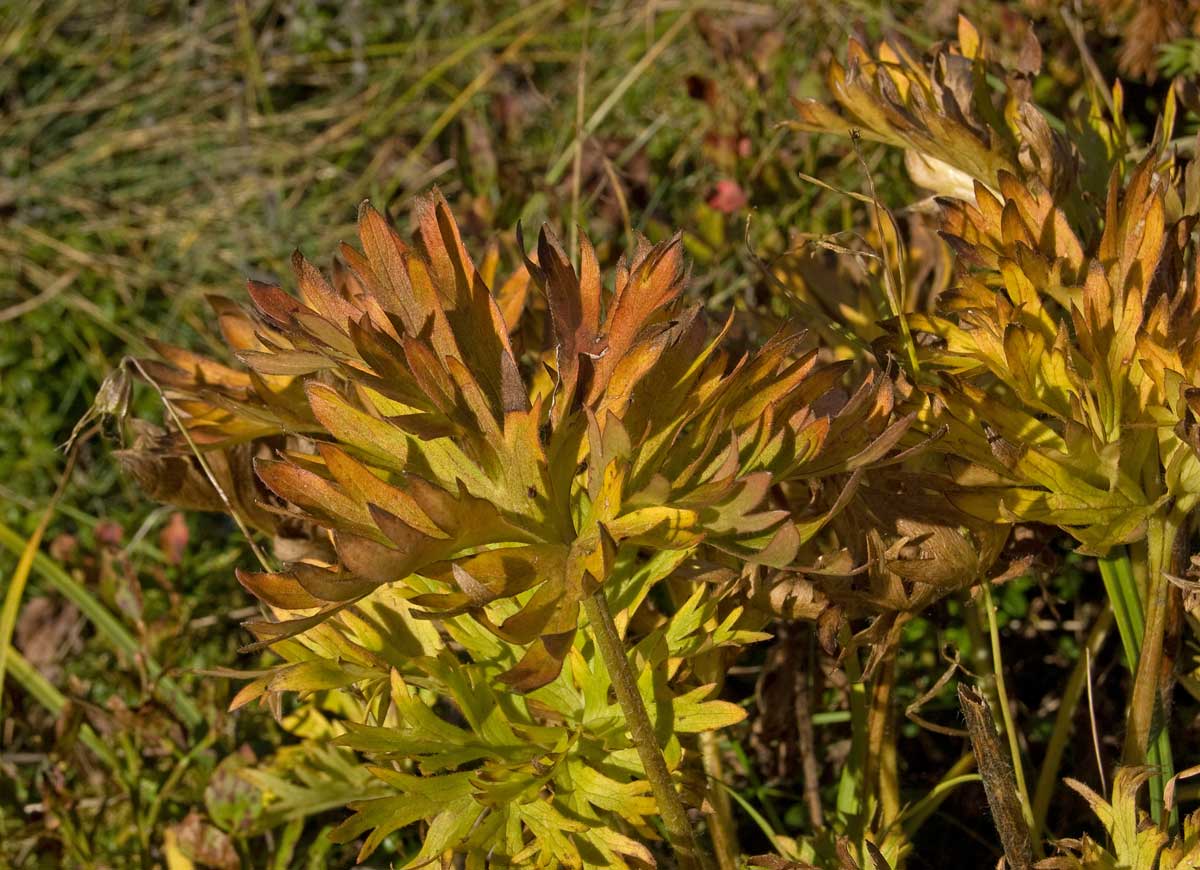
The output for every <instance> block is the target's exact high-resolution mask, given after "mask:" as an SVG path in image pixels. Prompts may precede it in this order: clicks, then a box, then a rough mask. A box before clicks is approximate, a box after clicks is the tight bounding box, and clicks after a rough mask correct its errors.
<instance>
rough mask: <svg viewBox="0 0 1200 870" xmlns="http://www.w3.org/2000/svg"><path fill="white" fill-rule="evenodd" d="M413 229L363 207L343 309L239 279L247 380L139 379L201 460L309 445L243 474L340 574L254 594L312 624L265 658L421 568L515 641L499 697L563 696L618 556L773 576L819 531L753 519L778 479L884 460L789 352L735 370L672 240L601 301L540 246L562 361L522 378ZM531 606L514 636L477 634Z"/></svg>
mask: <svg viewBox="0 0 1200 870" xmlns="http://www.w3.org/2000/svg"><path fill="white" fill-rule="evenodd" d="M417 224H418V226H419V238H418V242H417V244H416V246H413V247H410V246H408V245H406V244H405V243H404V242H402V241H401V239H400V238H399V236H397V235H396V233H395V232H394V231H393V230H392V229H391V228H390V227H388V226H387V224H386V223H385V222H384V220H383V218H382V217H381V216H379V215H378V213H376V212H375V211H374V210H372V209H370V207H364V209H363V213H362V218H361V222H360V230H361V238H362V242H363V246H364V249H365V251H366V254H365V255H363V254H360V253H358V252H356V251H354V250H353V249H351V248H349V247H348V246H345V247H343V251H342V254H343V257H344V258H345V259H346V260H347V261H348V263H349V264H350V269H351V273H352V275H353V281H352V283H351V285H350V286H352V287H353V288H354V291H355V292H353V293H342V294H339V293H337V292H336V291H335V290H334V289H333V287H332V286H331V285H330V284H328V283H327V282H326V281H325V280H324V279H323V278H322V276H321V275H320V274H319V273H318V272H317V270H316V269H314V268H313V267H312V266H311V265H309V264H308V262H307V261H305V260H304V259H303V258H301V257H299V256H297V258H296V260H295V266H296V271H297V279H298V282H299V284H300V287H301V292H302V295H303V299H296V298H294V297H291V296H288V295H287V294H285V293H284V292H283V291H282V290H280V289H278V288H275V287H268V286H266V285H261V284H256V283H253V282H252V284H251V287H250V294H251V298H252V299H253V301H254V305H255V310H254V312H253V314H247V313H244V312H241V311H239V310H236V309H235V308H233V307H232V306H231V305H230V304H229V303H226V302H224V301H220V302H218V303H217V308H218V312H219V316H220V318H221V322H222V327H223V329H224V332H225V335H226V338H227V339H228V340H229V342H230V344H231V345H232V347H233V348H234V349H235V350H236V352H237V355H238V356H239V358H240V359H241V360H242V361H243V362H244V363H245V365H246V366H247V367H248V368H249V371H241V370H235V369H233V368H228V367H225V366H223V365H220V364H217V363H213V362H211V361H208V360H204V359H201V358H199V357H195V356H192V355H190V354H187V353H185V352H183V351H179V350H176V349H171V348H166V347H162V348H160V353H161V354H162V356H163V362H161V363H159V364H158V365H154V366H147V370H148V371H149V373H150V376H151V377H153V378H154V379H155V380H156V382H157V383H159V384H160V385H161V386H163V387H164V388H165V389H166V390H167V395H168V397H169V398H170V400H171V402H172V404H173V405H174V406H175V407H176V408H177V409H178V410H179V411H180V412H181V414H182V416H183V420H184V423H185V427H186V430H187V434H188V436H189V438H190V440H191V441H192V442H193V443H194V444H195V445H196V446H197V447H198V448H199V449H200V450H201V451H202V452H203V451H205V449H206V448H214V449H217V448H219V449H229V448H231V447H233V446H234V445H236V444H238V443H243V442H251V441H255V442H259V443H262V442H263V441H264V439H269V438H271V437H275V436H280V435H287V436H289V437H291V438H292V439H293V441H296V440H297V439H300V440H301V441H307V442H308V444H307V449H305V447H303V446H296V447H292V448H288V449H284V450H282V451H280V453H279V455H278V456H277V457H275V458H270V459H263V458H259V459H257V460H256V463H255V467H256V471H257V474H258V477H259V478H260V480H261V481H262V482H263V483H264V484H265V485H266V486H267V488H268V489H269V490H270V492H271V493H273V494H274V495H275V496H276V498H277V499H278V500H279V502H280V503H282V504H283V505H285V507H283V508H278V509H277V510H278V511H279V512H282V513H284V514H285V515H290V516H294V517H296V518H298V519H302V520H304V521H306V522H309V523H312V524H315V525H317V526H320V527H322V528H325V529H328V530H329V532H330V536H331V538H332V541H333V545H334V549H335V550H336V554H337V557H338V564H337V565H336V566H333V567H317V566H313V565H305V564H298V565H294V566H291V567H289V568H288V569H286V570H284V571H280V572H270V573H248V572H244V573H242V575H241V578H242V581H243V582H244V583H245V584H246V585H247V586H248V587H249V588H250V589H251V590H252V591H254V592H255V593H256V594H258V595H259V596H260V597H262V598H263V599H264V600H265V601H266V602H267V603H269V604H271V605H272V606H274V607H276V608H278V609H279V610H280V611H281V612H282V611H313V612H311V613H308V614H307V615H304V616H301V617H298V618H286V619H280V620H278V621H275V620H266V621H258V622H255V623H253V624H252V626H251V628H252V630H253V631H254V632H255V633H256V634H257V635H258V637H259V640H260V642H263V643H270V642H273V641H275V640H277V639H281V638H284V637H287V636H290V635H292V634H294V633H296V632H299V631H303V630H305V629H306V628H308V627H310V626H312V625H315V624H317V623H318V622H320V621H321V620H322V619H324V618H327V617H328V616H330V615H331V614H333V613H335V612H337V611H339V610H341V609H344V608H345V607H347V606H350V605H351V604H352V603H353V602H355V601H357V600H359V599H360V598H361V597H362V596H364V595H365V594H367V593H368V592H369V591H370V590H371V589H373V588H375V587H376V586H378V585H381V584H385V583H393V582H397V581H400V580H403V579H404V578H405V577H406V576H408V575H410V574H414V573H423V574H425V575H426V576H428V577H431V578H434V579H436V580H437V581H439V583H440V584H441V585H440V586H439V587H437V588H438V589H439V590H440V591H436V592H428V593H425V594H422V595H421V596H420V598H419V599H416V600H414V604H416V605H417V606H419V607H421V608H423V609H425V610H426V611H428V612H429V613H430V614H431V615H436V614H442V615H452V614H457V613H470V614H472V615H473V616H475V617H476V618H478V619H480V620H481V622H483V623H484V624H485V625H487V626H488V627H489V628H490V629H491V630H494V631H496V632H497V633H498V634H499V635H500V636H502V637H504V638H505V639H507V640H510V641H512V642H515V643H520V644H525V645H528V649H529V651H528V653H527V655H526V657H525V659H524V660H523V662H522V663H521V664H520V666H519V667H517V668H516V669H514V671H513V672H512V673H510V674H508V675H507V676H506V679H507V680H508V681H509V682H510V683H511V684H512V685H514V686H516V687H518V688H524V689H531V688H536V687H537V686H538V685H540V684H542V683H544V682H546V681H548V680H550V679H552V678H553V677H554V675H555V673H556V672H557V668H558V666H559V665H560V664H561V661H562V657H563V655H565V651H566V650H567V649H568V648H569V646H570V642H571V638H572V636H573V633H574V631H575V627H576V624H577V621H578V617H577V612H578V606H579V603H580V601H581V600H582V598H583V597H585V596H586V595H588V594H590V592H591V591H594V589H595V587H596V585H597V584H599V583H601V582H603V579H604V576H605V574H606V573H607V570H608V568H609V566H610V565H611V561H612V559H613V558H614V557H615V555H616V553H617V552H618V551H619V550H620V549H621V548H622V547H647V548H665V549H688V548H694V547H696V546H698V545H699V544H700V543H701V542H703V544H704V545H705V546H706V547H708V548H710V549H713V550H716V551H719V552H721V553H723V554H724V555H725V556H726V557H728V558H729V559H731V560H734V561H735V562H740V561H748V562H752V563H763V564H775V565H786V564H788V563H789V562H790V561H791V559H792V557H793V556H794V554H795V551H796V547H797V546H798V544H799V542H800V538H801V534H811V532H812V531H814V530H815V529H816V528H817V527H818V526H819V523H820V521H821V518H820V517H817V518H810V520H811V522H810V523H809V524H804V523H801V524H800V526H799V528H798V525H797V523H796V522H795V521H794V520H793V519H792V518H791V517H790V516H789V515H788V514H787V513H786V512H784V511H779V510H763V509H761V505H762V503H763V500H764V497H765V496H766V494H767V492H768V489H769V487H770V485H771V482H772V480H775V481H780V480H785V479H792V478H796V477H803V476H808V475H811V476H820V475H822V474H826V473H830V472H831V471H832V470H838V469H841V468H843V467H845V466H847V464H853V461H854V460H855V457H856V455H858V454H860V453H862V452H863V450H864V449H865V448H866V447H868V446H872V447H874V446H875V445H873V444H872V439H871V438H870V437H869V433H876V434H878V433H879V432H880V427H879V426H878V425H876V424H875V418H876V417H878V416H879V413H880V410H881V409H880V408H879V407H877V406H876V405H873V404H872V403H871V402H870V401H869V400H868V396H863V397H861V398H860V400H859V401H856V402H855V403H854V404H853V405H847V404H845V403H843V405H842V407H841V408H840V409H838V408H837V407H835V406H830V408H831V410H830V412H826V413H820V412H818V411H815V410H814V408H813V406H814V402H816V400H818V399H820V398H821V397H822V396H826V395H827V394H830V393H831V391H833V388H834V387H835V386H836V384H837V381H838V379H839V378H840V377H841V375H842V373H843V371H842V369H841V368H838V367H830V368H826V369H819V368H818V367H817V365H816V354H815V353H814V352H809V353H806V354H802V355H798V354H796V353H795V349H796V346H797V342H798V340H799V336H798V335H795V334H781V335H780V336H778V337H777V338H776V339H774V340H773V341H771V342H770V343H769V344H768V345H767V346H766V347H765V348H764V349H763V350H762V351H760V352H759V353H757V354H754V355H752V356H750V357H747V358H745V359H742V360H740V361H738V362H737V363H735V364H734V363H731V362H730V360H729V359H728V357H727V354H726V353H724V352H723V351H722V350H721V349H720V348H719V336H712V335H709V333H708V329H707V326H706V324H705V321H704V319H703V318H702V316H701V315H700V313H699V310H698V309H697V308H694V307H692V308H688V307H685V306H684V305H683V301H682V295H681V294H682V290H683V287H684V280H685V273H684V270H683V266H682V260H681V252H680V246H679V243H678V240H677V239H673V240H671V241H669V242H666V243H663V244H660V245H658V246H654V247H650V246H649V245H646V246H644V247H643V248H642V249H641V250H640V251H639V252H638V253H637V254H636V255H635V257H634V258H633V259H632V261H631V262H628V263H624V264H622V265H621V266H620V268H619V270H618V274H617V276H616V283H615V289H614V292H612V293H611V294H609V293H606V292H605V291H604V290H603V289H602V286H601V278H600V274H599V270H598V267H597V265H596V262H595V259H594V257H593V256H592V253H591V249H590V247H589V246H588V245H587V243H586V242H585V243H584V246H583V250H582V270H581V274H580V275H579V276H577V275H576V274H575V272H574V271H573V270H572V268H571V267H570V265H569V262H568V261H567V259H566V256H565V254H564V253H563V252H562V250H561V249H560V248H559V246H558V245H557V243H556V242H555V240H554V239H553V237H552V236H551V235H550V234H548V233H545V232H544V233H543V234H542V236H541V239H540V240H539V244H538V259H539V262H540V265H538V264H534V263H533V262H530V263H529V264H528V266H529V268H530V270H531V272H532V273H533V276H534V278H535V280H536V281H537V283H538V284H539V285H540V286H541V287H542V288H543V289H544V291H545V294H546V298H547V302H548V305H547V310H548V314H549V318H550V333H551V335H552V342H553V343H552V346H551V348H550V350H549V351H548V352H547V353H545V354H542V355H532V354H531V355H530V359H529V365H528V366H527V369H526V373H523V372H522V367H521V364H520V363H519V362H518V360H517V357H516V354H515V352H514V349H513V346H512V343H511V342H510V340H509V328H508V326H507V325H506V321H505V315H504V313H503V311H502V308H501V305H500V302H501V301H503V296H501V298H500V300H498V299H497V297H496V296H495V295H493V294H492V292H491V291H490V290H489V288H488V286H487V284H486V282H485V280H484V278H483V276H482V275H481V274H480V272H479V271H478V270H477V269H476V268H475V266H474V264H473V263H472V261H471V260H470V258H469V257H468V255H467V253H466V251H465V249H464V248H463V246H462V243H461V241H460V239H459V235H458V230H457V228H456V227H455V225H454V223H453V220H452V218H451V217H450V213H449V211H448V209H447V208H446V206H445V203H444V202H443V201H441V200H440V199H436V198H433V199H429V200H425V201H422V203H421V204H420V205H419V206H418V214H417ZM515 313H516V312H514V314H515ZM144 365H146V364H144ZM839 411H840V412H839ZM884 411H885V412H887V411H890V409H884ZM886 416H887V414H886V413H885V417H886ZM864 424H865V425H864ZM831 435H832V436H833V437H831ZM880 446H882V447H883V449H886V445H880ZM874 452H878V451H877V450H876V451H874ZM530 591H532V595H530V596H527V598H526V600H524V602H523V606H522V608H521V610H520V611H519V614H517V615H514V616H513V617H512V618H510V619H508V620H506V621H505V622H503V623H495V622H494V621H492V620H491V619H490V617H489V616H488V615H487V608H488V606H489V605H490V604H491V603H492V602H494V601H496V600H499V599H502V598H508V597H512V596H517V595H523V594H525V593H528V592H530Z"/></svg>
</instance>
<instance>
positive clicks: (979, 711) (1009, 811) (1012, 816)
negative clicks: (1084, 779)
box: [958, 683, 1033, 870]
mask: <svg viewBox="0 0 1200 870" xmlns="http://www.w3.org/2000/svg"><path fill="white" fill-rule="evenodd" d="M958 703H959V704H960V705H961V707H962V711H963V715H964V716H965V717H966V720H967V731H968V732H970V735H971V746H972V748H973V749H974V750H975V761H976V764H978V766H979V774H980V776H981V777H983V790H984V792H985V793H986V794H987V799H988V806H989V807H991V810H992V821H993V822H994V823H995V825H996V831H997V832H998V833H999V834H1000V842H1001V843H1003V845H1004V855H1005V857H1006V858H1007V859H1008V865H1009V867H1011V868H1012V870H1030V868H1032V867H1033V844H1032V842H1031V840H1030V836H1029V825H1028V823H1027V822H1026V820H1025V813H1024V810H1023V808H1022V806H1021V798H1020V796H1019V795H1018V794H1017V782H1016V779H1015V777H1014V776H1013V770H1012V767H1011V766H1010V765H1009V763H1008V759H1006V758H1005V754H1004V750H1003V749H1001V748H1000V735H998V734H997V733H996V722H995V719H993V718H992V711H991V708H989V707H988V703H987V701H986V700H984V697H983V695H981V694H979V692H978V691H976V690H975V689H973V688H972V687H970V686H968V685H965V684H963V683H959V684H958Z"/></svg>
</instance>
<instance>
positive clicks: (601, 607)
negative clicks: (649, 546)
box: [583, 588, 704, 870]
mask: <svg viewBox="0 0 1200 870" xmlns="http://www.w3.org/2000/svg"><path fill="white" fill-rule="evenodd" d="M583 609H584V612H585V613H587V617H588V620H589V621H590V622H591V624H592V636H593V638H594V639H595V641H596V646H597V647H599V649H600V655H601V657H602V658H603V659H604V665H605V667H606V668H608V675H609V677H610V679H611V680H612V685H613V691H614V692H615V693H616V696H617V703H619V704H620V705H621V711H622V712H623V713H624V714H625V724H627V725H628V726H629V735H630V737H631V738H632V739H633V745H634V747H636V749H637V753H638V758H640V759H641V761H642V767H643V768H645V770H646V779H647V780H649V782H650V790H651V792H653V794H654V800H655V801H656V802H657V803H658V812H659V815H660V816H661V817H662V821H663V827H664V828H665V829H666V832H667V842H668V843H670V845H671V849H672V850H673V851H674V852H675V856H676V858H677V859H678V861H679V866H680V867H681V868H682V870H701V868H703V867H704V858H703V856H702V855H701V852H700V849H699V847H697V845H696V838H695V836H694V835H693V833H692V824H691V821H690V820H689V819H688V815H687V810H686V809H684V806H683V801H682V800H680V798H679V792H677V791H676V790H675V783H674V782H673V781H672V779H671V772H670V771H669V770H668V769H667V762H666V760H665V759H664V758H663V754H662V747H660V746H659V745H658V738H657V737H656V736H655V734H654V725H653V724H651V722H650V714H649V712H647V710H646V705H645V703H644V702H643V700H642V694H641V692H640V691H638V686H637V679H636V678H635V677H634V675H633V669H632V668H631V667H630V666H629V657H628V655H627V654H626V652H625V644H624V643H623V642H622V641H621V635H620V634H619V633H618V632H617V625H616V623H615V622H613V616H612V611H611V610H609V609H608V599H606V598H605V597H604V589H603V588H601V589H598V590H596V592H595V593H594V594H592V595H589V596H588V597H587V598H584V599H583Z"/></svg>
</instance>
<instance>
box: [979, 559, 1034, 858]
mask: <svg viewBox="0 0 1200 870" xmlns="http://www.w3.org/2000/svg"><path fill="white" fill-rule="evenodd" d="M982 589H983V606H984V608H985V609H986V610H987V621H988V635H989V636H990V638H991V642H992V667H993V669H994V671H995V674H996V696H997V698H998V700H999V702H1000V718H1001V720H1002V722H1003V725H1004V735H1005V737H1007V738H1008V752H1009V757H1010V758H1011V760H1012V768H1013V774H1014V776H1015V779H1016V785H1017V795H1018V797H1019V798H1020V802H1021V815H1022V816H1023V817H1024V820H1025V825H1026V826H1027V827H1028V829H1029V834H1030V837H1031V842H1032V846H1033V850H1034V852H1035V853H1037V857H1039V858H1040V857H1041V854H1040V853H1041V848H1042V844H1041V841H1040V840H1039V839H1038V838H1037V837H1036V826H1035V824H1034V817H1033V805H1032V803H1031V801H1030V800H1029V787H1028V786H1027V785H1026V784H1025V765H1024V763H1023V762H1022V761H1021V743H1020V741H1019V740H1018V739H1017V725H1016V720H1015V719H1013V715H1012V709H1011V708H1010V706H1009V703H1008V687H1007V685H1006V684H1005V681H1004V659H1003V658H1002V657H1001V654H1000V627H999V625H998V624H997V622H996V605H995V603H994V602H993V601H992V586H991V583H984V584H983V585H982Z"/></svg>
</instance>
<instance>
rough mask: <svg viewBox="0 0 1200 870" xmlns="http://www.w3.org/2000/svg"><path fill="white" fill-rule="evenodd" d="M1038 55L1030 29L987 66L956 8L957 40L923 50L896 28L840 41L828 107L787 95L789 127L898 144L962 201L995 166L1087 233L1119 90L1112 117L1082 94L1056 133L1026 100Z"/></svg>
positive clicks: (921, 177)
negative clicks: (1011, 55)
mask: <svg viewBox="0 0 1200 870" xmlns="http://www.w3.org/2000/svg"><path fill="white" fill-rule="evenodd" d="M1041 61H1042V52H1041V48H1040V46H1039V45H1038V42H1037V39H1036V37H1035V36H1034V35H1033V32H1032V30H1030V31H1029V32H1028V35H1027V37H1026V41H1025V44H1024V47H1023V49H1022V50H1021V52H1020V53H1019V55H1018V56H1017V57H1016V58H1015V59H1014V61H1013V64H1012V65H1011V66H1008V67H1006V66H1003V65H1001V64H999V63H997V62H996V61H995V60H994V59H993V58H992V57H991V56H990V55H989V51H988V48H987V46H986V45H985V43H984V41H983V39H982V38H981V37H980V35H979V32H978V31H977V30H976V29H975V27H974V26H973V25H972V24H971V23H970V21H968V20H967V19H966V18H964V17H962V16H960V17H959V19H958V39H957V41H956V42H951V43H938V44H936V45H934V46H933V47H932V48H931V49H930V51H929V52H928V53H927V54H926V55H925V56H921V55H920V53H919V52H918V51H917V50H916V49H915V48H914V47H913V46H912V45H910V44H909V43H908V42H907V41H906V40H904V38H903V37H901V36H899V35H897V34H889V35H888V36H887V37H886V38H885V39H884V40H883V41H882V42H881V43H880V44H879V46H878V47H877V49H876V51H875V52H874V53H872V52H870V51H869V50H868V49H867V48H866V47H865V46H864V45H863V44H862V43H860V42H859V41H858V40H856V39H851V40H850V42H849V51H848V58H847V61H846V64H845V65H844V66H843V65H842V64H841V63H839V62H837V61H836V60H835V61H833V62H831V63H830V65H829V69H828V72H827V76H826V83H827V86H828V88H829V92H830V94H831V95H832V97H833V99H834V100H835V101H836V107H834V106H829V105H826V104H824V103H822V102H820V101H818V100H813V99H803V100H797V101H796V104H795V105H796V110H797V112H798V114H799V120H798V121H794V122H792V126H793V127H794V128H795V129H799V130H804V131H809V132H829V133H840V134H843V135H850V134H854V135H861V136H863V137H865V138H867V139H871V140H874V141H878V142H883V143H886V144H888V145H892V146H895V147H898V148H903V149H904V152H905V164H906V166H907V168H908V170H909V173H910V175H911V176H912V178H913V180H914V181H916V182H917V183H918V184H920V185H921V186H922V187H925V188H928V189H930V190H933V191H934V192H935V193H938V194H942V195H946V196H955V197H958V198H961V199H970V198H971V196H972V195H973V185H974V182H976V181H978V182H982V183H983V184H985V185H987V186H988V187H989V188H991V189H993V190H994V189H996V188H997V186H998V185H999V183H1000V178H1001V174H1002V173H1005V174H1007V175H1010V176H1013V177H1015V178H1017V179H1019V180H1020V181H1022V182H1026V183H1029V182H1033V181H1037V182H1040V184H1041V185H1042V186H1043V187H1045V188H1046V189H1047V190H1049V191H1050V192H1051V194H1052V195H1053V196H1054V197H1055V199H1056V201H1057V202H1058V203H1059V204H1060V205H1061V206H1062V207H1063V209H1064V210H1065V211H1066V212H1067V213H1068V214H1069V215H1070V216H1071V218H1072V220H1074V221H1075V222H1076V223H1077V225H1082V226H1084V227H1086V229H1087V232H1088V233H1090V232H1091V231H1092V229H1093V228H1094V227H1095V226H1096V225H1097V223H1096V218H1097V217H1098V215H1096V214H1095V213H1094V205H1091V204H1090V201H1091V200H1093V199H1094V198H1099V197H1102V196H1103V191H1104V188H1105V184H1106V182H1107V178H1108V174H1109V171H1110V168H1111V166H1112V165H1113V163H1115V162H1117V161H1119V160H1120V159H1121V157H1122V155H1123V153H1124V148H1125V131H1124V128H1123V126H1122V124H1121V121H1120V117H1121V111H1120V104H1121V91H1120V88H1119V87H1118V88H1117V89H1115V90H1114V93H1113V101H1114V103H1115V107H1116V111H1115V118H1111V119H1108V118H1105V117H1103V116H1102V115H1101V113H1100V111H1099V109H1098V108H1097V107H1096V106H1095V103H1096V101H1095V100H1092V101H1091V103H1089V104H1088V105H1087V106H1086V107H1085V109H1086V110H1085V111H1084V112H1083V113H1082V115H1081V117H1078V118H1076V117H1072V118H1068V119H1066V121H1065V123H1064V126H1065V130H1063V131H1060V130H1056V129H1055V128H1054V126H1052V125H1051V122H1050V120H1049V119H1048V118H1047V116H1046V115H1045V113H1044V111H1043V110H1042V109H1040V108H1039V107H1038V106H1037V105H1036V104H1035V103H1034V102H1033V100H1032V83H1033V78H1034V76H1035V75H1036V74H1037V72H1038V70H1039V69H1040V67H1041ZM993 82H995V83H997V84H996V85H993Z"/></svg>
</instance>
